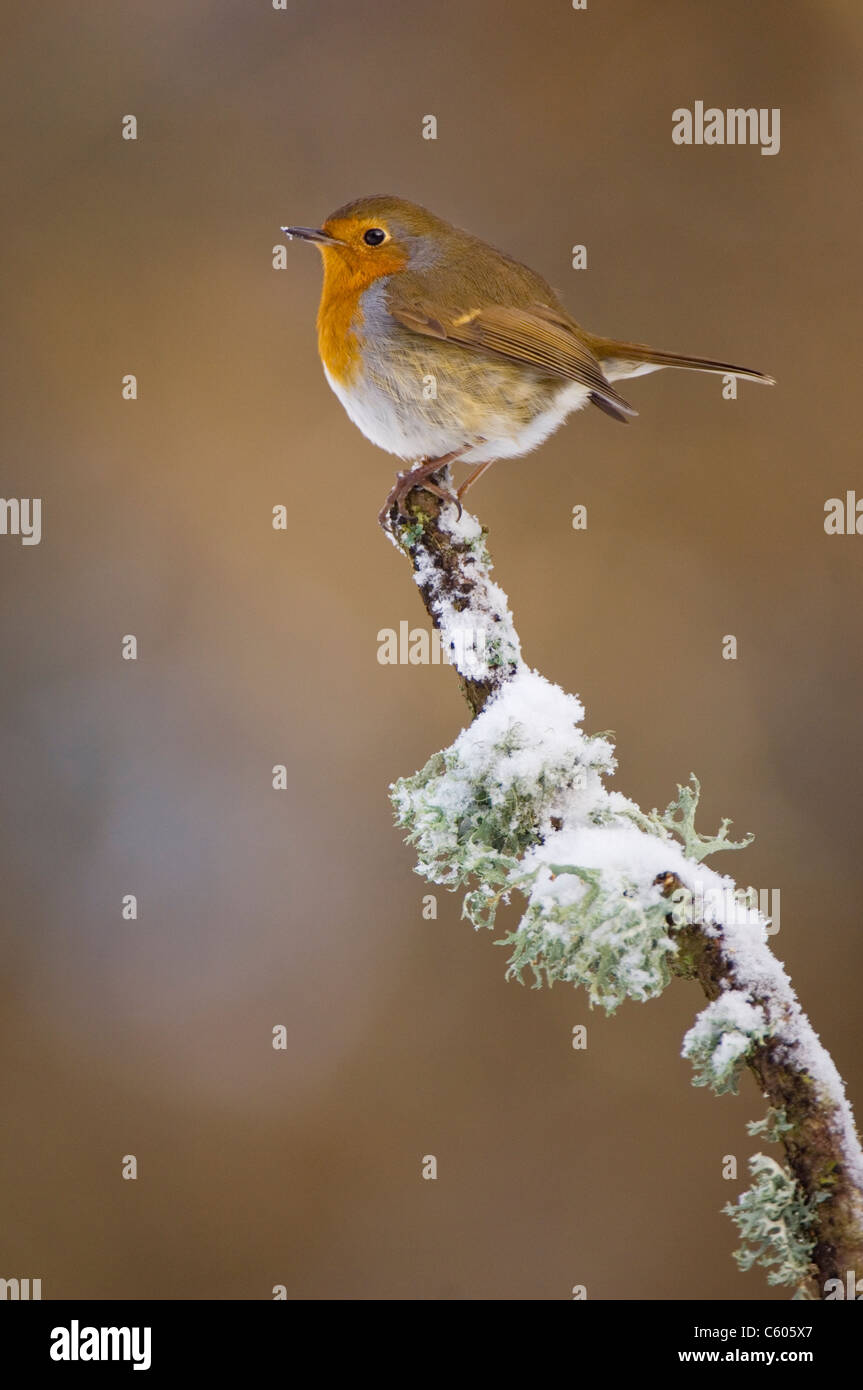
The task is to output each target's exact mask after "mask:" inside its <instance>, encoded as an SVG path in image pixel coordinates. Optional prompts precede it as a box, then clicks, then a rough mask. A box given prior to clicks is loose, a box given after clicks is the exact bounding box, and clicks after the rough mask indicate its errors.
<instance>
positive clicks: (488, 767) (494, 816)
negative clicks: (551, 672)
mask: <svg viewBox="0 0 863 1390" xmlns="http://www.w3.org/2000/svg"><path fill="white" fill-rule="evenodd" d="M519 679H520V680H521V681H522V682H523V683H530V682H532V685H530V689H529V690H523V691H522V692H521V695H520V701H521V703H519V697H516V699H515V701H514V705H513V710H514V712H513V714H512V716H511V717H507V714H506V709H507V707H506V705H505V704H502V703H496V702H494V701H493V702H492V704H491V706H490V707H489V708H488V711H487V712H484V713H483V714H482V715H480V716H479V717H478V719H477V720H475V721H474V724H473V725H472V726H470V728H469V729H468V730H465V731H464V732H463V733H462V735H461V736H460V737H459V739H458V740H456V743H455V744H454V745H453V746H452V747H451V748H448V749H446V750H445V751H443V752H441V753H436V754H435V755H434V756H433V757H432V758H430V759H429V761H428V762H427V763H426V765H425V767H424V768H422V769H421V770H420V771H419V772H417V773H416V774H415V775H414V776H413V777H406V778H403V779H401V781H399V782H397V783H396V784H395V785H394V786H393V787H392V789H391V796H392V801H393V805H394V808H395V812H396V819H397V822H398V824H399V825H401V826H402V827H403V828H404V829H405V830H406V832H407V840H408V842H409V843H410V844H412V845H414V846H415V848H416V852H417V861H418V862H417V872H418V873H420V874H422V875H423V876H424V877H425V878H427V879H428V880H429V881H430V882H431V883H436V884H440V885H442V886H444V887H447V888H450V889H452V890H457V889H459V888H465V887H466V888H468V890H469V891H468V892H467V893H466V896H465V898H464V906H463V915H464V916H465V917H467V918H468V920H470V921H471V922H472V923H473V924H474V926H475V927H489V928H491V927H493V926H494V923H495V916H496V913H497V909H498V907H499V906H500V904H501V903H502V902H503V903H508V902H509V901H510V897H511V894H512V893H513V892H514V891H516V890H518V891H519V892H520V893H521V894H522V895H523V896H524V898H526V899H527V907H526V909H525V911H524V914H523V916H522V918H521V920H520V921H519V923H518V925H517V927H516V928H515V929H514V930H513V931H511V932H509V933H508V934H507V935H506V936H505V937H504V938H503V940H502V941H501V942H500V943H498V944H501V945H506V946H508V947H509V948H510V949H511V955H510V958H509V962H508V970H507V977H508V978H514V979H518V980H522V979H523V974H524V971H525V970H530V971H531V972H532V974H533V978H534V982H535V984H536V985H539V984H541V983H548V984H551V983H552V982H553V981H555V980H564V981H567V982H568V983H572V984H575V985H583V986H584V988H585V989H586V990H587V992H588V995H589V998H590V1001H591V1004H599V1005H601V1006H602V1007H603V1008H605V1009H607V1010H609V1011H612V1010H614V1009H616V1008H617V1007H618V1005H619V1004H620V1003H621V1002H622V1001H623V1000H624V999H626V998H630V999H635V1000H645V999H649V998H652V997H654V996H655V995H657V994H659V993H660V992H661V991H662V989H664V987H665V986H666V985H667V983H668V981H669V979H670V977H671V969H670V957H671V956H672V954H673V953H674V951H675V949H676V947H675V944H674V941H673V939H672V937H671V935H670V934H669V929H668V920H667V919H668V915H669V911H670V908H669V903H668V900H667V899H666V898H664V897H663V896H662V894H661V891H660V889H659V888H658V887H657V886H656V883H655V880H656V877H657V869H663V868H664V867H665V866H666V865H665V855H664V851H663V850H662V845H663V843H665V842H671V840H672V832H677V833H679V834H680V835H681V837H682V840H683V848H684V851H687V850H688V849H690V848H691V847H693V846H695V847H696V848H697V849H698V850H699V851H700V854H699V855H698V856H697V857H701V855H703V854H705V853H707V852H708V849H707V846H713V845H716V844H720V845H721V847H722V848H733V847H735V846H733V845H732V843H731V842H729V841H727V837H726V834H725V827H726V825H727V822H726V823H724V824H723V829H722V831H721V832H720V834H719V835H718V836H714V837H711V838H710V839H705V838H703V837H701V836H697V835H696V834H695V830H694V812H695V806H696V804H697V800H698V785H697V783H696V784H695V788H696V789H695V792H694V793H693V792H690V791H689V790H688V789H687V790H684V789H682V788H679V789H678V792H679V795H678V799H677V801H676V802H673V803H672V805H671V806H670V807H669V808H668V811H667V812H666V813H665V815H664V816H663V817H658V816H657V814H656V813H655V812H654V813H653V815H652V816H651V817H646V816H644V815H643V813H642V812H640V811H639V809H638V807H637V806H635V805H634V803H632V802H631V801H629V800H628V799H627V798H625V797H622V796H620V795H619V794H618V793H614V794H611V793H609V792H608V791H606V789H605V787H604V785H603V780H602V779H603V776H604V775H606V774H608V773H610V772H612V771H613V769H614V766H615V764H614V758H613V749H612V746H611V744H610V743H608V741H607V740H606V739H605V738H603V737H599V736H597V737H593V738H590V737H588V736H587V735H585V734H584V732H583V731H582V730H581V728H580V727H579V724H578V720H579V719H580V717H581V714H582V713H583V711H582V710H581V707H580V705H579V704H578V701H576V700H575V699H574V698H573V697H572V696H567V695H564V693H563V692H562V691H560V690H558V689H557V688H556V687H553V686H550V685H549V684H548V682H545V681H542V678H541V677H538V676H536V675H534V674H533V673H522V675H521V676H520V678H519ZM511 690H512V686H508V687H506V688H505V691H506V693H507V694H508V693H509V692H510V691H511ZM526 695H527V696H532V698H533V701H535V702H536V706H535V707H536V715H535V718H534V719H533V720H532V721H531V722H528V720H527V719H525V718H524V717H521V718H519V717H517V716H518V714H520V713H521V712H522V711H524V709H525V697H526ZM498 699H499V701H500V697H498ZM533 708H534V705H533V704H532V705H531V713H533ZM676 813H677V814H676ZM633 823H634V824H635V825H636V826H637V827H638V831H639V847H638V848H639V850H641V849H642V847H643V846H644V845H646V846H648V847H649V848H650V847H652V848H650V852H651V853H652V854H654V856H655V855H656V854H658V856H659V857H658V858H657V868H655V869H654V870H653V871H652V873H647V872H646V870H642V876H641V878H640V879H639V878H638V876H637V875H634V874H633V875H629V874H627V873H626V871H625V868H623V867H621V866H620V865H618V864H617V863H616V862H614V852H613V849H614V845H615V844H616V841H614V840H612V841H609V842H607V843H606V844H605V846H604V850H603V851H601V852H600V853H599V861H598V862H596V861H594V862H590V860H589V858H587V859H585V861H584V862H582V861H581V860H580V859H579V858H573V859H572V860H570V859H569V854H570V852H571V851H572V850H573V848H574V847H573V843H572V833H573V832H575V831H578V830H579V829H581V830H582V831H584V830H587V829H588V828H590V830H592V831H593V832H594V833H596V834H599V833H600V831H602V832H603V833H604V832H606V831H609V832H611V833H612V835H616V836H620V835H621V834H622V835H624V838H625V836H626V835H629V836H632V834H633V831H632V830H630V829H627V827H629V826H632V825H633ZM567 834H568V835H569V838H568V839H567ZM558 844H559V847H560V855H561V862H553V856H554V851H555V846H556V845H558ZM609 845H611V846H612V853H611V858H610V861H609V854H608V850H609ZM582 846H583V840H582V841H578V843H577V845H576V846H575V848H576V849H577V848H581V847H582ZM679 854H680V850H679V847H678V848H677V849H676V850H675V856H677V858H676V859H675V862H677V859H679ZM564 855H565V856H566V860H565V861H564ZM624 858H625V855H624ZM606 861H609V862H606ZM471 884H472V885H473V886H471Z"/></svg>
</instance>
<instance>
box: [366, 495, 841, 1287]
mask: <svg viewBox="0 0 863 1390" xmlns="http://www.w3.org/2000/svg"><path fill="white" fill-rule="evenodd" d="M407 507H408V511H409V516H407V517H406V518H395V517H394V516H393V515H391V516H390V517H389V518H388V521H387V527H388V534H389V535H390V537H391V539H392V540H393V541H394V542H395V544H396V545H397V546H399V547H400V548H401V549H402V550H403V551H404V552H405V553H406V555H407V556H408V557H409V558H410V560H411V563H412V565H413V569H414V578H415V580H416V583H417V585H418V587H419V590H420V594H421V596H422V599H423V603H424V604H425V607H426V609H427V611H428V613H429V615H430V617H431V619H432V622H433V623H434V624H435V626H436V627H437V628H438V629H439V631H440V636H441V644H442V646H443V648H444V649H445V650H446V651H447V652H448V653H449V655H450V659H451V661H452V664H453V666H454V669H455V670H456V673H457V676H458V679H459V683H460V685H461V688H462V691H463V693H464V695H465V698H466V700H467V702H468V704H469V705H470V708H471V710H472V712H473V715H474V718H473V721H472V722H471V723H470V724H469V725H468V726H467V728H465V729H463V730H462V732H461V733H460V734H459V736H458V738H456V740H455V741H454V743H453V744H452V745H451V746H450V747H449V748H447V749H444V750H443V751H442V752H439V753H435V754H434V755H433V757H431V758H430V759H429V761H428V762H427V763H426V765H425V767H424V768H422V769H421V770H420V771H419V772H417V773H416V774H415V775H414V776H413V777H406V778H402V779H401V780H400V781H398V782H396V783H395V784H394V785H393V787H392V788H391V796H392V802H393V806H394V808H395V812H396V820H397V823H398V824H399V825H400V826H402V827H403V828H404V830H405V831H406V832H407V840H408V842H409V843H410V844H411V845H413V846H414V847H415V850H416V854H417V866H416V871H417V872H418V873H420V874H422V875H423V876H424V877H425V878H426V879H428V881H429V882H431V883H434V884H439V885H441V886H445V887H447V888H450V889H452V890H453V891H455V890H459V889H461V890H464V902H463V916H465V917H467V918H468V920H469V921H470V922H471V923H473V925H474V926H475V927H493V926H494V924H495V919H496V914H497V911H498V908H499V906H500V905H501V904H502V903H503V904H509V903H510V901H511V899H512V896H513V895H514V894H518V895H519V896H520V897H521V898H522V899H523V900H524V907H523V910H522V915H521V919H520V921H519V922H518V924H517V926H516V927H515V928H514V929H513V930H511V931H509V932H508V933H507V934H506V935H505V936H504V937H503V939H502V941H501V942H500V943H499V944H502V945H505V946H507V947H508V948H509V950H510V955H509V962H508V968H507V976H508V977H510V978H512V977H514V978H517V979H519V980H521V979H523V977H524V974H525V972H526V971H528V972H530V975H531V977H532V979H533V982H534V984H535V986H536V987H539V986H540V985H541V984H543V983H547V984H549V985H550V984H551V983H552V982H553V981H555V980H560V981H565V982H567V983H570V984H573V985H577V986H578V985H580V986H582V987H583V988H584V989H585V990H586V991H587V993H588V996H589V999H590V1002H591V1004H592V1005H593V1004H598V1005H601V1006H602V1007H603V1008H605V1009H606V1010H607V1011H608V1012H613V1011H614V1010H615V1009H616V1008H617V1007H618V1006H619V1005H620V1004H621V1003H622V1002H623V1001H624V1000H625V999H633V1000H637V1001H644V1000H647V999H651V998H653V997H655V996H656V995H658V994H659V993H660V992H661V991H662V990H663V989H664V988H665V987H666V985H667V984H668V983H669V982H670V980H671V978H672V977H673V976H683V977H688V978H694V979H697V980H698V981H699V983H700V984H701V986H702V988H703V990H704V993H705V994H706V996H707V999H708V1001H709V1002H708V1004H707V1006H706V1007H705V1008H704V1009H703V1010H702V1012H701V1013H700V1014H699V1015H698V1017H697V1018H696V1021H695V1023H694V1025H693V1027H692V1028H691V1029H690V1030H689V1032H688V1033H687V1034H686V1037H685V1039H684V1043H683V1055H684V1056H686V1057H687V1058H689V1059H690V1061H691V1062H692V1064H693V1068H694V1078H693V1084H695V1085H709V1086H711V1087H712V1089H713V1090H714V1091H715V1092H716V1093H717V1094H722V1093H723V1092H725V1091H729V1090H731V1091H736V1090H737V1086H738V1082H739V1078H740V1075H741V1072H742V1069H743V1068H744V1066H748V1067H749V1069H750V1070H751V1071H752V1072H753V1073H754V1075H755V1078H756V1081H757V1083H758V1085H759V1087H760V1089H761V1091H762V1094H763V1096H764V1098H765V1100H766V1101H767V1102H768V1106H769V1109H768V1113H767V1117H766V1119H765V1120H764V1121H763V1122H759V1124H758V1125H756V1126H754V1127H752V1132H753V1133H759V1134H760V1135H761V1136H762V1137H763V1138H764V1139H765V1140H767V1141H768V1142H773V1143H781V1144H782V1146H783V1148H784V1155H785V1161H786V1164H787V1166H786V1167H783V1166H782V1165H780V1164H778V1163H777V1162H776V1161H775V1160H774V1159H772V1158H769V1157H767V1156H766V1155H764V1154H755V1155H753V1157H752V1158H751V1159H750V1170H751V1172H752V1176H753V1177H754V1179H755V1182H754V1184H753V1186H752V1187H750V1188H749V1189H748V1191H746V1192H745V1193H743V1194H742V1195H741V1196H740V1198H739V1199H738V1202H737V1204H736V1205H735V1206H734V1207H727V1208H726V1210H727V1211H730V1212H731V1214H732V1215H733V1218H734V1220H735V1222H736V1224H737V1226H738V1229H739V1230H740V1233H741V1236H742V1237H743V1241H744V1244H743V1246H742V1248H741V1249H740V1250H739V1251H737V1252H736V1258H737V1260H738V1263H739V1264H740V1265H741V1267H742V1268H744V1269H746V1268H749V1266H750V1265H751V1264H753V1263H755V1262H757V1263H759V1264H762V1265H765V1266H767V1268H768V1270H769V1273H768V1279H769V1282H771V1283H777V1284H778V1283H781V1284H786V1285H790V1286H794V1287H795V1288H796V1290H797V1292H796V1294H795V1296H796V1297H805V1298H815V1299H821V1298H830V1297H836V1296H842V1294H841V1293H836V1292H835V1290H836V1289H837V1288H839V1287H841V1289H843V1290H844V1288H845V1286H846V1277H847V1274H848V1271H850V1270H856V1271H858V1272H860V1273H863V1153H861V1148H860V1142H859V1139H858V1136H857V1133H856V1130H855V1127H854V1120H853V1116H852V1113H851V1108H850V1106H849V1104H848V1101H847V1100H846V1098H845V1092H844V1087H843V1084H842V1081H841V1078H840V1077H839V1074H838V1072H837V1071H836V1068H835V1066H834V1064H833V1061H832V1060H831V1058H830V1056H829V1054H828V1053H827V1051H826V1050H825V1048H824V1047H823V1046H822V1044H821V1043H820V1041H819V1038H818V1035H817V1034H816V1033H815V1031H814V1030H813V1028H812V1025H811V1024H810V1023H809V1020H808V1019H807V1018H806V1016H805V1014H804V1013H803V1012H802V1010H801V1008H800V1005H799V1003H798V1001H797V998H796V995H795V994H794V991H793V989H792V987H791V982H790V980H789V979H788V976H787V975H786V973H785V971H784V969H783V967H782V965H781V964H780V963H779V961H778V960H777V959H776V958H775V957H774V955H773V954H772V952H771V950H770V948H769V945H768V926H769V921H768V920H767V919H766V918H765V917H764V916H763V915H762V914H761V912H760V911H759V910H758V905H757V901H753V891H752V890H745V891H742V892H741V890H738V889H737V888H736V887H735V884H734V883H733V881H732V880H731V879H730V878H728V877H726V876H724V875H720V874H718V873H717V872H716V871H715V870H713V869H708V868H706V867H705V866H704V865H703V864H702V863H701V860H702V859H703V858H704V857H705V856H706V855H708V854H715V853H716V852H717V851H719V850H723V849H726V850H731V849H734V850H736V849H741V848H743V847H745V845H746V844H748V843H749V841H750V839H751V836H750V837H747V838H746V839H744V840H742V841H738V842H735V841H732V840H730V839H729V838H728V828H729V824H730V823H729V822H728V821H723V822H722V825H721V826H720V828H719V830H718V832H717V833H716V834H715V835H712V836H703V835H701V834H699V833H698V832H697V831H696V830H695V814H696V809H697V805H698V796H699V791H700V788H699V785H698V782H697V780H696V779H695V778H692V779H691V785H689V786H686V787H680V786H678V788H677V792H678V794H677V797H676V799H675V800H674V801H672V802H671V804H670V805H669V806H668V807H667V809H666V810H665V811H664V812H663V813H661V814H660V813H659V812H658V811H656V810H654V811H651V812H650V813H648V814H645V813H644V812H643V811H642V810H640V808H639V807H638V806H637V805H636V804H635V803H634V802H633V801H630V800H629V798H628V797H626V796H624V795H623V794H622V793H620V792H618V791H612V790H609V789H608V787H607V786H606V782H607V780H608V779H609V778H610V777H611V775H612V774H613V772H614V770H615V766H616V763H615V759H614V749H613V746H612V744H611V743H610V742H609V741H608V739H607V738H606V737H602V736H591V735H590V734H588V733H586V732H585V731H584V729H583V727H582V721H583V719H584V709H583V707H582V705H581V703H580V702H579V700H578V699H577V698H576V697H575V696H573V695H567V694H566V693H565V692H564V691H563V690H561V689H560V687H559V686H556V685H553V684H551V683H550V682H549V681H547V680H545V679H544V678H543V677H542V676H540V675H539V674H538V673H537V672H536V671H532V670H530V669H529V668H528V667H527V666H526V665H525V663H524V661H523V660H522V656H521V648H520V644H519V640H518V635H517V633H516V631H515V627H514V625H513V621H512V617H511V615H510V612H509V607H508V604H507V598H506V595H505V594H504V592H503V590H502V589H500V587H499V586H498V585H497V584H495V583H494V582H493V581H492V579H491V575H490V571H491V561H490V559H489V556H488V552H487V550H486V547H485V536H484V532H483V531H482V529H481V527H480V525H479V523H478V522H477V521H476V520H475V518H474V517H472V516H470V515H468V514H467V513H464V514H462V515H461V516H459V515H458V513H457V509H456V507H455V506H454V505H453V504H452V503H449V502H441V501H440V500H439V499H438V498H437V497H435V496H433V495H432V494H431V493H429V492H426V491H424V490H423V491H420V490H415V491H414V492H413V493H411V494H410V495H409V497H408V501H407ZM836 1281H841V1285H838V1284H837V1283H836Z"/></svg>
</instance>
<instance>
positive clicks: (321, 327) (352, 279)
mask: <svg viewBox="0 0 863 1390" xmlns="http://www.w3.org/2000/svg"><path fill="white" fill-rule="evenodd" d="M321 252H322V254H323V259H324V287H323V290H322V292H321V302H320V305H319V307H318V352H319V353H320V355H321V361H322V362H323V364H324V366H325V367H326V369H327V371H328V372H329V373H330V375H331V376H332V377H334V378H335V379H336V381H338V382H341V383H342V384H344V385H349V384H350V382H351V381H352V380H353V379H354V377H355V376H356V375H357V372H358V371H359V369H360V366H361V357H360V352H361V335H360V332H359V330H360V328H361V325H362V310H361V309H360V295H361V294H362V293H363V290H365V289H367V288H368V284H369V281H368V278H367V277H366V276H364V275H358V274H357V273H356V271H355V270H353V269H352V268H351V267H350V266H348V265H347V264H346V262H345V260H344V258H343V257H341V256H334V255H333V253H332V250H331V248H330V247H327V246H322V247H321ZM328 253H329V254H328Z"/></svg>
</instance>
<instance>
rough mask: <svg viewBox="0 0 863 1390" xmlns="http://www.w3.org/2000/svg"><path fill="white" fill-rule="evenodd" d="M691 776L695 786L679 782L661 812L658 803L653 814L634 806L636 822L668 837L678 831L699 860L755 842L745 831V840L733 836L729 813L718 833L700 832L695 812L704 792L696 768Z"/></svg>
mask: <svg viewBox="0 0 863 1390" xmlns="http://www.w3.org/2000/svg"><path fill="white" fill-rule="evenodd" d="M689 780H690V782H691V783H692V786H691V787H682V786H681V785H680V783H679V782H678V784H677V797H676V798H675V800H674V801H671V802H669V804H668V805H667V806H666V808H665V810H664V811H663V812H662V813H661V814H660V812H659V811H657V810H656V808H655V807H654V809H653V810H652V811H651V812H650V814H649V815H645V813H644V812H643V811H641V810H639V808H638V807H637V806H636V807H634V808H633V810H632V812H631V813H630V815H631V818H632V820H633V821H634V822H635V824H636V825H639V826H640V827H641V829H642V830H646V831H648V832H652V833H653V834H659V835H664V836H665V837H666V838H669V837H670V836H672V835H676V836H677V838H678V839H679V840H681V841H682V842H683V848H684V853H685V854H686V857H687V859H694V860H695V862H696V863H700V862H701V860H702V859H706V858H707V856H708V854H716V853H717V852H718V851H719V850H721V849H746V847H747V846H748V845H751V844H752V841H753V840H754V839H755V836H754V835H744V837H743V839H742V840H729V838H728V829H729V826H730V825H731V821H730V820H729V819H728V818H727V817H723V820H722V823H721V825H720V827H719V830H718V831H717V833H716V834H715V835H699V833H698V831H697V830H696V829H695V812H696V810H697V808H698V801H699V798H700V796H701V783H700V782H699V780H698V778H697V777H696V775H695V773H694V772H691V773H690V774H689Z"/></svg>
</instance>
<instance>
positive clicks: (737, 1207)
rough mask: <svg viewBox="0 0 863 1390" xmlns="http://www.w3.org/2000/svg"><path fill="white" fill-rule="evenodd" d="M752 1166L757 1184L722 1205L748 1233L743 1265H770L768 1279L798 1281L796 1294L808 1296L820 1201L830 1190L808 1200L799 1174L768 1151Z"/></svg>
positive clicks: (737, 1256) (740, 1261) (738, 1255)
mask: <svg viewBox="0 0 863 1390" xmlns="http://www.w3.org/2000/svg"><path fill="white" fill-rule="evenodd" d="M749 1171H750V1174H751V1175H752V1177H753V1178H754V1179H755V1181H754V1183H753V1184H752V1186H751V1187H749V1188H747V1190H746V1191H745V1192H742V1193H741V1194H740V1196H739V1197H738V1198H737V1201H736V1203H735V1202H726V1204H725V1206H724V1207H723V1208H722V1210H723V1211H724V1212H725V1213H726V1215H728V1216H730V1217H731V1219H732V1220H733V1221H734V1223H735V1225H736V1226H737V1228H738V1230H739V1232H740V1235H741V1237H742V1238H743V1245H742V1246H741V1247H740V1249H739V1250H735V1252H734V1258H735V1260H736V1261H737V1263H738V1265H739V1267H740V1268H741V1269H742V1270H747V1269H751V1268H752V1266H753V1265H755V1264H758V1265H762V1266H764V1267H765V1268H766V1269H768V1270H769V1271H770V1272H769V1273H768V1275H767V1282H768V1284H787V1285H791V1286H795V1285H796V1286H798V1292H797V1294H796V1295H795V1297H801V1298H802V1297H805V1296H806V1294H805V1291H804V1289H803V1288H802V1287H800V1286H802V1285H803V1284H804V1283H805V1282H806V1280H807V1279H808V1278H809V1275H810V1273H811V1261H812V1251H813V1250H814V1248H815V1239H814V1236H813V1235H812V1233H811V1227H812V1226H813V1224H814V1222H815V1218H816V1213H815V1206H816V1205H817V1204H818V1203H819V1202H821V1201H824V1200H826V1194H819V1195H818V1196H817V1197H816V1198H815V1201H814V1202H813V1203H809V1202H807V1201H806V1198H805V1195H804V1194H803V1191H802V1189H801V1187H800V1184H799V1183H798V1182H797V1180H796V1178H794V1177H792V1175H791V1174H790V1173H789V1172H787V1171H786V1169H785V1168H783V1167H782V1166H781V1164H779V1163H777V1162H776V1160H775V1159H773V1158H769V1157H768V1156H767V1154H761V1153H758V1154H753V1156H752V1158H750V1160H749Z"/></svg>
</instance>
